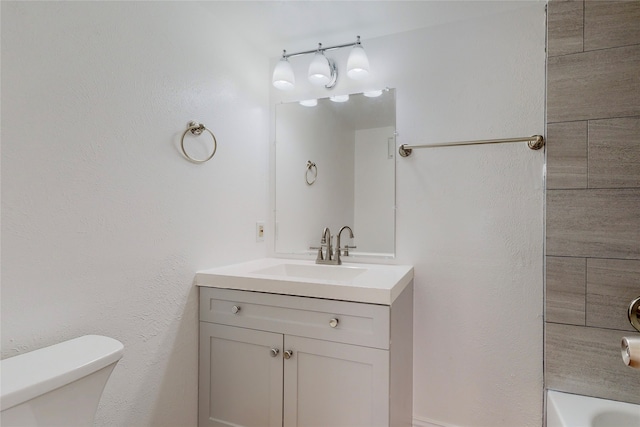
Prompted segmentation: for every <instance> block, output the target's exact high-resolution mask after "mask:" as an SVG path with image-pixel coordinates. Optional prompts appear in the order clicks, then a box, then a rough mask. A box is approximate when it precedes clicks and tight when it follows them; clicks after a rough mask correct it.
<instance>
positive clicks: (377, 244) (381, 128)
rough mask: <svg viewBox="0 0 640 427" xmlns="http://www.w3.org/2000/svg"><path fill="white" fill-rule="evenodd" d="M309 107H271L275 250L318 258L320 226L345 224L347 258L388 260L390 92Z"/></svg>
mask: <svg viewBox="0 0 640 427" xmlns="http://www.w3.org/2000/svg"><path fill="white" fill-rule="evenodd" d="M365 95H366V96H365ZM372 95H377V96H372ZM306 104H308V106H305V105H302V104H301V103H299V102H294V103H283V104H279V105H276V127H275V129H276V145H275V147H276V148H275V197H276V202H275V220H276V227H275V230H276V239H275V252H276V253H280V254H314V255H315V254H316V253H317V249H315V250H314V249H310V247H318V246H320V239H321V237H322V231H323V229H324V227H329V228H330V229H331V233H332V235H334V236H335V234H336V233H337V232H338V230H340V228H341V227H342V226H344V225H348V226H350V227H351V228H352V229H353V233H354V236H355V238H354V239H349V236H348V233H343V234H342V239H341V244H342V246H343V247H344V245H349V246H357V248H356V249H350V250H349V253H350V255H351V256H383V257H393V256H394V254H395V156H396V154H395V153H396V152H395V130H396V108H395V90H394V89H386V90H384V91H381V93H380V91H378V93H375V92H374V93H365V94H352V95H350V96H348V99H346V100H345V99H344V98H343V99H342V102H336V101H332V100H330V99H329V98H325V99H318V100H317V103H316V102H308V103H306ZM335 243H336V242H335V239H334V241H333V242H332V246H334V245H335ZM343 261H345V262H348V261H349V258H343Z"/></svg>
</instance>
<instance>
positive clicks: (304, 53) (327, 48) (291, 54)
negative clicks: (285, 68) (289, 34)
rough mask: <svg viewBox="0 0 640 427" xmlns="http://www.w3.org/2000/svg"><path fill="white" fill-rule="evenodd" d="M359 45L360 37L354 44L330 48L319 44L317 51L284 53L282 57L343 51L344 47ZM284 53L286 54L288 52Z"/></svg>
mask: <svg viewBox="0 0 640 427" xmlns="http://www.w3.org/2000/svg"><path fill="white" fill-rule="evenodd" d="M358 44H360V36H358V41H355V42H353V43H345V44H337V45H335V46H329V47H324V46H322V43H319V47H318V48H316V49H312V50H305V51H302V52H294V53H284V54H283V55H282V57H283V58H291V57H293V56H300V55H308V54H310V53H316V52H318V51H320V52H324V51H325V50H334V49H341V48H343V47H350V46H356V45H358ZM284 52H286V50H285V51H284Z"/></svg>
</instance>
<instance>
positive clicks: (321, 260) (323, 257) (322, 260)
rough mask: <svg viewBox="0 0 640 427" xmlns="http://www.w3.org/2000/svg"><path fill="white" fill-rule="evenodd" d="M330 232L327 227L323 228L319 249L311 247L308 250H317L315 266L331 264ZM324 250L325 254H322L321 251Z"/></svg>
mask: <svg viewBox="0 0 640 427" xmlns="http://www.w3.org/2000/svg"><path fill="white" fill-rule="evenodd" d="M331 239H332V237H331V231H330V230H329V227H325V228H324V230H322V238H321V239H320V247H313V246H312V247H311V248H310V249H317V250H318V256H317V257H316V264H333V263H334V262H333V255H332V254H333V248H332V247H331ZM323 248H326V252H325V254H323V253H322V249H323Z"/></svg>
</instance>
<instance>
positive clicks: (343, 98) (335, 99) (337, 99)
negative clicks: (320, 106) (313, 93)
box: [329, 95, 349, 102]
mask: <svg viewBox="0 0 640 427" xmlns="http://www.w3.org/2000/svg"><path fill="white" fill-rule="evenodd" d="M329 99H330V100H332V101H333V102H347V101H348V100H349V95H335V96H330V97H329Z"/></svg>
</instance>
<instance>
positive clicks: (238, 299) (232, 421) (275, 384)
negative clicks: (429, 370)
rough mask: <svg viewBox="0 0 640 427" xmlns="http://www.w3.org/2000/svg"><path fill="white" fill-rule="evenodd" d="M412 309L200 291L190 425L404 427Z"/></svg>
mask: <svg viewBox="0 0 640 427" xmlns="http://www.w3.org/2000/svg"><path fill="white" fill-rule="evenodd" d="M412 305H413V287H412V284H409V285H407V286H406V288H405V289H404V290H403V291H402V293H401V294H400V295H399V296H398V297H397V298H396V299H395V301H394V302H393V303H392V304H391V305H381V304H368V303H358V302H346V301H334V300H328V299H321V298H309V297H299V296H291V295H278V294H270V293H262V292H252V291H244V290H233V289H220V288H208V287H201V288H200V384H199V426H200V427H205V426H216V427H220V426H234V427H236V426H246V427H249V426H253V427H267V426H269V427H275V426H278V427H281V426H284V427H295V426H299V427H303V426H305V427H307V426H318V427H321V426H322V427H340V426H343V427H357V426H363V427H364V426H367V427H368V426H393V427H396V426H410V425H411V419H412V415H411V412H412V317H413V316H412Z"/></svg>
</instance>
